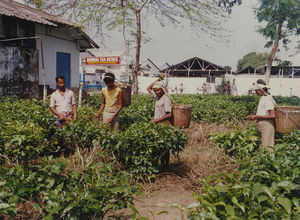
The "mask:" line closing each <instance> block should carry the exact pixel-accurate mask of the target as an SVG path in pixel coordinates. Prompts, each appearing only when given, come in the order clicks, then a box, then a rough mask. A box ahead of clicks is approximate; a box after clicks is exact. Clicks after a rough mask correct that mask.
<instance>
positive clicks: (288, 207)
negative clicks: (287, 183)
mask: <svg viewBox="0 0 300 220" xmlns="http://www.w3.org/2000/svg"><path fill="white" fill-rule="evenodd" d="M277 200H278V203H279V204H280V205H281V206H282V207H283V208H284V209H285V211H286V212H287V213H288V214H290V212H291V209H292V202H291V200H289V199H288V198H281V197H278V198H277Z"/></svg>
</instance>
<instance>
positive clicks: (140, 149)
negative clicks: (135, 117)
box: [102, 122, 187, 179]
mask: <svg viewBox="0 0 300 220" xmlns="http://www.w3.org/2000/svg"><path fill="white" fill-rule="evenodd" d="M116 137H117V141H115V142H112V141H110V143H104V142H102V146H105V148H107V149H109V150H111V151H113V152H114V156H115V157H116V160H117V161H119V162H120V163H121V164H122V165H123V166H125V167H126V168H127V169H128V170H130V172H131V173H133V174H134V175H135V176H138V177H142V178H149V179H150V178H152V177H153V176H154V174H156V173H157V172H158V161H159V159H160V157H161V156H162V155H163V154H164V153H165V152H167V151H169V150H171V152H172V153H173V154H174V155H178V154H179V152H181V151H182V150H183V149H184V146H185V144H186V142H187V137H186V135H185V134H184V133H183V132H182V131H181V130H180V129H178V128H175V127H170V126H167V125H163V124H151V123H145V122H144V123H134V124H132V125H131V126H130V127H129V128H128V129H127V130H126V131H123V132H120V133H119V134H118V135H117V136H116Z"/></svg>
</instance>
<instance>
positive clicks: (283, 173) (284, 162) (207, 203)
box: [189, 131, 300, 219]
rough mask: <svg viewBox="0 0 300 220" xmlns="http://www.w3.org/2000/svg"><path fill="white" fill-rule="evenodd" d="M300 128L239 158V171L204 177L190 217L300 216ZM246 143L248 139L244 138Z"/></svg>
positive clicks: (281, 217) (273, 217)
mask: <svg viewBox="0 0 300 220" xmlns="http://www.w3.org/2000/svg"><path fill="white" fill-rule="evenodd" d="M299 138H300V133H299V131H295V132H293V133H292V134H291V135H287V136H285V140H288V143H284V144H278V145H275V151H276V152H275V153H270V152H267V151H264V149H263V148H261V149H260V151H258V152H257V153H255V154H252V155H251V156H245V157H244V158H241V160H240V161H239V169H238V172H235V173H228V174H224V175H223V176H222V177H221V178H219V179H214V178H210V179H207V180H203V186H204V187H203V188H204V191H205V193H204V194H201V195H197V201H198V202H199V203H197V204H193V205H192V206H190V209H189V217H190V219H229V218H230V219H299V218H300V206H299V204H300V197H299V195H300V184H299V183H300V161H299V154H300V148H299V144H298V142H297V141H298V140H299ZM244 143H246V144H247V142H244Z"/></svg>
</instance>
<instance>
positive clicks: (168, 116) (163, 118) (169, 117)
mask: <svg viewBox="0 0 300 220" xmlns="http://www.w3.org/2000/svg"><path fill="white" fill-rule="evenodd" d="M171 116H172V113H171V112H167V113H166V114H165V115H164V116H162V117H161V118H157V119H153V120H152V121H151V122H152V123H154V124H157V123H159V122H162V121H164V120H170V119H171Z"/></svg>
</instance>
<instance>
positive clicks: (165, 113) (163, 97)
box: [147, 79, 172, 168]
mask: <svg viewBox="0 0 300 220" xmlns="http://www.w3.org/2000/svg"><path fill="white" fill-rule="evenodd" d="M159 81H160V79H158V80H156V81H154V82H153V83H151V84H150V85H149V86H148V87H147V91H148V92H149V94H150V96H151V97H152V98H154V99H155V100H156V102H155V112H154V119H153V120H152V121H151V122H152V123H154V124H157V123H163V124H167V125H171V122H170V120H171V116H172V103H171V100H170V98H169V96H168V95H167V90H166V88H165V86H164V85H163V84H162V83H161V82H159ZM160 161H161V166H162V167H163V168H168V167H169V161H170V151H167V152H165V153H164V154H163V155H162V156H161V158H160Z"/></svg>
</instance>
